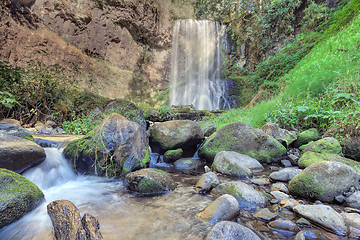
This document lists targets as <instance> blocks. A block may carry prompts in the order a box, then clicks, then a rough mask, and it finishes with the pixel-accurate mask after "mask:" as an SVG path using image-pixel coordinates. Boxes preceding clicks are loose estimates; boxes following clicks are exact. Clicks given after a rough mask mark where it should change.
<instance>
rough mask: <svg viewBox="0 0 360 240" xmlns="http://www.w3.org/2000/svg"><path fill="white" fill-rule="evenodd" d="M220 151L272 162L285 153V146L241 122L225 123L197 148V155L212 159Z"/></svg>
mask: <svg viewBox="0 0 360 240" xmlns="http://www.w3.org/2000/svg"><path fill="white" fill-rule="evenodd" d="M221 151H234V152H238V153H242V154H245V155H248V156H250V157H253V158H255V159H257V160H258V161H260V162H273V161H276V160H277V159H278V158H279V157H281V156H283V155H285V154H286V149H285V147H284V146H282V145H281V144H280V143H279V142H278V141H276V140H275V139H274V138H273V137H271V136H269V135H267V134H266V133H264V132H263V131H261V130H260V129H256V128H252V127H250V126H248V125H246V124H245V123H241V122H235V123H231V124H229V125H226V126H224V127H222V128H221V129H219V130H218V131H217V132H216V133H215V134H213V135H211V136H210V137H209V138H208V139H207V140H206V142H205V144H204V145H203V146H202V147H201V148H200V149H199V156H200V157H201V158H205V159H207V160H209V161H213V159H214V158H215V155H216V154H217V153H218V152H221Z"/></svg>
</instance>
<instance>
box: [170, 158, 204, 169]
mask: <svg viewBox="0 0 360 240" xmlns="http://www.w3.org/2000/svg"><path fill="white" fill-rule="evenodd" d="M201 164H202V162H201V161H200V160H199V159H193V158H181V159H179V160H176V161H175V162H174V165H175V167H176V168H177V169H181V170H196V169H197V168H198V167H199V166H201Z"/></svg>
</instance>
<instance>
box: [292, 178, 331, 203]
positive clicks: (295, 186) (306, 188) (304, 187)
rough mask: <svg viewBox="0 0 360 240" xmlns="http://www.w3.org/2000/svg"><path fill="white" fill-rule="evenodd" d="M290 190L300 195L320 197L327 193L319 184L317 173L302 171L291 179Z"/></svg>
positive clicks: (311, 197)
mask: <svg viewBox="0 0 360 240" xmlns="http://www.w3.org/2000/svg"><path fill="white" fill-rule="evenodd" d="M289 191H290V193H291V194H294V195H296V196H299V197H304V198H309V199H319V197H320V196H322V195H323V194H324V193H325V188H324V186H322V185H319V184H317V180H316V176H315V174H310V173H304V172H301V173H299V174H297V175H296V176H295V177H294V178H293V179H292V180H291V181H290V183H289Z"/></svg>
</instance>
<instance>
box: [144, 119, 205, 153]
mask: <svg viewBox="0 0 360 240" xmlns="http://www.w3.org/2000/svg"><path fill="white" fill-rule="evenodd" d="M203 139H204V133H203V131H202V129H201V127H200V126H199V124H197V123H196V122H193V121H190V120H174V121H168V122H163V123H156V124H154V125H153V126H151V127H150V146H151V149H152V150H153V152H159V153H161V154H162V153H164V152H165V151H167V150H172V149H177V148H182V149H183V150H184V152H190V153H191V154H194V153H195V151H196V148H197V145H198V144H199V143H201V141H202V140H203Z"/></svg>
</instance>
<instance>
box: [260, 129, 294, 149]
mask: <svg viewBox="0 0 360 240" xmlns="http://www.w3.org/2000/svg"><path fill="white" fill-rule="evenodd" d="M261 130H262V131H263V132H264V133H266V134H269V135H270V136H272V137H273V138H275V139H276V140H277V141H279V142H280V143H281V144H283V145H284V146H285V147H288V146H290V144H292V143H293V142H294V141H295V140H296V139H297V135H296V132H294V131H288V130H286V129H282V128H280V127H279V126H278V125H277V124H275V123H267V124H265V125H264V126H262V127H261Z"/></svg>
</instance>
